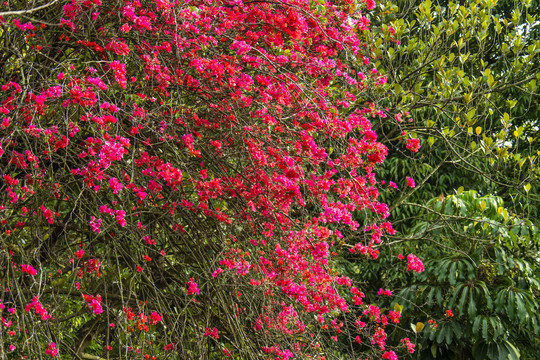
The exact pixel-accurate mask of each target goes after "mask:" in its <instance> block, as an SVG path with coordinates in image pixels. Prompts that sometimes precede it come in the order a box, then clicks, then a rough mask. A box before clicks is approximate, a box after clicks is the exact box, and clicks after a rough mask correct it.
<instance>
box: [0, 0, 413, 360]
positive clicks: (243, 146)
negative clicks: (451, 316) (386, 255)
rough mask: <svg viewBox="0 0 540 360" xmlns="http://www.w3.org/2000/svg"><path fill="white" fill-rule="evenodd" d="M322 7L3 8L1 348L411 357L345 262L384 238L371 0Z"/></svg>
mask: <svg viewBox="0 0 540 360" xmlns="http://www.w3.org/2000/svg"><path fill="white" fill-rule="evenodd" d="M323 5H324V6H323V7H321V6H320V4H318V3H317V2H312V1H304V0H294V1H289V0H285V1H245V2H243V1H241V0H223V1H207V0H201V1H168V0H155V1H139V0H134V1H116V0H113V1H104V2H101V1H100V0H88V1H79V0H71V1H58V0H55V1H49V2H34V3H33V6H29V3H28V2H26V1H9V2H4V3H3V4H2V5H1V7H0V16H1V17H0V22H1V27H0V42H1V53H0V55H1V56H2V61H0V83H1V85H0V86H1V87H0V88H1V91H2V92H1V94H0V101H1V106H0V113H1V114H2V117H1V121H0V169H1V170H0V171H1V173H2V174H1V175H2V183H1V185H0V226H1V232H2V236H1V238H0V264H1V266H0V300H1V302H0V310H1V321H2V325H3V326H2V331H1V332H0V336H1V338H0V352H1V354H2V357H3V358H6V357H9V358H31V359H42V358H50V357H58V358H66V359H92V360H99V359H105V358H107V359H139V358H141V359H142V358H144V359H156V358H160V359H161V358H163V359H169V358H170V359H194V358H198V359H209V358H212V359H213V358H222V357H233V358H242V359H257V358H277V359H289V358H291V357H293V356H295V357H297V358H320V359H322V358H340V357H341V358H343V357H347V358H351V357H355V356H360V355H362V356H363V357H372V358H380V357H381V356H382V357H383V358H385V359H395V358H396V352H397V353H406V352H407V347H410V346H412V344H411V343H410V342H409V341H408V340H407V341H406V342H399V341H397V342H396V343H395V344H394V345H395V346H391V344H386V338H387V331H388V329H391V328H392V324H398V323H399V315H400V314H399V312H396V311H390V312H388V313H386V312H385V311H384V309H380V308H379V307H377V306H376V305H374V304H364V303H363V301H362V298H363V296H364V294H363V293H362V291H361V290H362V289H361V288H360V289H359V288H356V287H354V286H353V284H352V283H351V281H350V279H349V278H348V277H346V276H343V275H342V274H341V273H340V269H339V266H338V262H337V260H339V258H340V257H341V255H342V249H343V245H349V246H351V247H352V249H353V251H355V252H356V254H361V256H364V257H367V258H376V257H377V256H378V250H376V249H375V247H374V246H375V244H376V243H377V242H379V240H380V236H381V234H382V233H384V232H386V233H393V229H392V226H391V224H390V223H389V222H386V221H385V218H386V217H388V215H389V211H388V206H387V205H385V204H384V203H382V202H380V201H379V191H378V189H379V183H378V181H377V179H376V177H375V175H374V171H375V169H376V167H378V166H379V164H381V163H382V162H383V161H384V159H385V156H386V155H387V148H386V147H385V146H384V145H382V144H381V143H380V142H378V141H377V135H376V133H375V132H374V131H373V130H372V128H371V123H370V119H378V118H379V117H383V116H384V115H385V114H384V113H383V111H382V110H381V108H380V106H379V105H378V104H377V103H376V102H373V101H372V102H370V103H368V104H365V103H364V102H363V101H362V102H360V101H359V100H358V99H359V98H361V97H362V96H363V94H365V93H368V92H372V91H376V90H375V89H376V88H378V87H382V86H383V85H384V81H385V78H384V77H382V76H381V74H380V73H379V72H378V70H377V69H376V68H374V67H373V65H371V64H369V57H370V53H369V52H368V50H367V48H368V46H367V45H368V44H369V41H370V39H369V37H368V32H367V31H368V28H369V27H368V25H369V19H368V18H366V17H365V16H364V15H363V14H364V13H363V12H365V11H366V8H368V9H372V8H373V7H374V3H373V2H372V1H366V2H365V3H354V2H351V1H336V2H325V3H324V4H323ZM359 60H362V62H361V65H358V61H359ZM360 104H362V105H360ZM360 213H362V214H363V216H362V217H358V218H356V219H353V214H360ZM361 228H365V229H366V232H370V233H371V234H372V237H371V240H369V241H367V242H366V243H364V242H363V241H356V239H357V237H358V234H359V233H361V234H363V233H362V232H360V231H359V229H361ZM409 267H411V269H414V270H416V271H421V270H422V269H423V267H422V263H421V262H420V261H419V260H418V259H416V258H411V263H410V264H409ZM389 320H390V321H389ZM388 322H390V324H388Z"/></svg>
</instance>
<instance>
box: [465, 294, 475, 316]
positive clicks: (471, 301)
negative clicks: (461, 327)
mask: <svg viewBox="0 0 540 360" xmlns="http://www.w3.org/2000/svg"><path fill="white" fill-rule="evenodd" d="M472 292H473V290H472V289H471V295H470V296H469V306H468V309H467V310H468V311H467V314H468V315H469V318H473V317H475V316H476V302H475V299H474V296H473V294H472Z"/></svg>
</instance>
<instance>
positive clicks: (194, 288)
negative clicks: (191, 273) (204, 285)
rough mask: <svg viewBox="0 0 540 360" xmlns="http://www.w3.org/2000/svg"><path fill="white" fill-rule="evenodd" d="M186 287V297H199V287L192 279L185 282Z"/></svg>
mask: <svg viewBox="0 0 540 360" xmlns="http://www.w3.org/2000/svg"><path fill="white" fill-rule="evenodd" d="M187 286H188V295H192V294H195V293H196V294H197V295H199V285H197V283H196V282H195V279H194V278H191V279H189V281H188V282H187Z"/></svg>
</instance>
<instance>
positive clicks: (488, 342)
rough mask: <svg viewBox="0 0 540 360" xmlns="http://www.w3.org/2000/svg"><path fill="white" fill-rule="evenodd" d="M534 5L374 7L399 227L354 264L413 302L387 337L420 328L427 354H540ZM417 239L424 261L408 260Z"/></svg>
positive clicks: (364, 276)
mask: <svg viewBox="0 0 540 360" xmlns="http://www.w3.org/2000/svg"><path fill="white" fill-rule="evenodd" d="M537 5H538V4H537V3H535V2H529V3H527V2H519V3H518V2H511V1H499V2H492V1H470V2H460V3H459V4H458V3H454V2H449V1H439V2H430V1H416V2H400V1H398V2H386V3H384V4H383V5H382V7H383V11H382V12H379V13H377V14H379V15H380V16H379V17H376V18H375V22H376V23H377V24H380V25H381V26H382V31H381V32H377V31H372V32H371V36H372V41H371V44H373V46H372V48H371V50H372V51H373V53H374V54H375V55H376V56H379V57H380V59H379V62H378V63H377V66H378V67H379V68H380V69H385V70H386V75H387V76H388V82H387V84H385V85H384V86H382V87H379V88H377V89H374V91H372V92H370V93H368V96H369V98H370V99H381V98H382V99H384V100H383V103H385V104H387V111H388V112H389V114H390V115H396V116H388V117H387V118H384V119H379V120H378V121H375V122H374V128H375V129H377V131H380V132H381V133H382V134H383V135H384V138H385V140H384V143H385V144H386V145H388V147H389V156H388V158H387V160H386V161H385V163H384V164H383V166H382V169H381V171H380V172H379V176H381V178H383V179H385V180H386V182H387V185H388V188H387V190H386V191H384V192H383V193H382V198H383V199H385V201H386V202H387V203H389V204H392V207H391V208H390V210H391V214H392V215H391V219H392V222H393V225H394V226H395V228H396V230H397V233H396V235H394V236H390V237H389V239H388V241H387V245H388V246H387V247H381V249H382V248H384V249H385V251H381V252H382V255H381V258H380V259H379V260H380V261H378V262H377V263H370V266H365V265H364V264H362V266H361V265H359V264H358V263H357V262H356V260H355V259H354V258H349V259H347V260H346V261H344V262H343V264H344V267H345V269H347V271H348V272H349V273H350V274H352V276H353V278H354V279H356V280H357V281H364V282H365V284H366V286H365V288H366V293H368V292H370V293H372V294H375V293H376V292H377V290H378V289H379V287H384V289H387V291H390V290H392V292H393V293H394V295H397V296H396V297H395V298H393V297H389V298H386V297H385V296H384V294H386V293H387V291H384V289H383V290H382V291H380V292H379V293H380V294H381V295H377V296H375V295H374V296H373V297H372V298H370V300H373V301H378V302H380V301H384V300H381V299H386V302H384V303H383V304H386V305H385V306H386V307H388V308H390V309H392V308H395V309H396V310H402V309H403V314H402V322H403V323H411V328H407V327H404V328H402V329H401V330H398V329H396V331H395V332H394V333H392V334H391V335H390V336H395V337H396V338H397V339H399V338H403V337H404V336H409V337H410V338H411V339H413V338H416V339H417V340H418V344H417V345H418V346H417V349H418V350H419V351H418V353H417V354H418V357H419V358H437V359H441V358H445V359H468V358H474V359H483V358H488V359H499V358H500V359H503V358H504V359H506V358H516V357H518V356H521V357H522V358H535V356H537V355H536V354H537V353H538V345H539V343H538V339H539V333H538V317H537V315H536V314H537V311H538V307H539V305H540V303H539V302H538V300H537V299H538V295H539V292H538V291H539V289H538V280H539V279H540V277H539V276H540V274H539V272H538V263H537V259H538V235H537V230H536V229H537V226H538V199H539V198H538V180H539V174H540V172H539V170H538V169H539V167H538V155H539V154H538V146H537V143H538V118H539V113H538V107H537V103H538V98H539V97H538V92H537V91H538V90H537V81H538V80H539V79H540V75H539V71H538V70H539V62H538V57H537V56H538V55H537V53H538V50H537V48H538V47H539V46H540V42H539V40H540V38H539V37H538V29H539V27H540V23H539V22H538V16H539V14H538V11H537V10H536V9H537V8H538V6H537ZM375 29H377V27H375ZM381 71H382V70H381ZM385 101H386V102H385ZM397 109H405V110H408V111H409V116H408V117H403V116H402V114H401V113H398V114H395V111H396V110H397ZM412 139H418V140H414V141H416V142H418V143H413V140H412ZM405 141H408V142H409V144H411V146H409V147H410V148H411V149H412V150H417V153H415V152H413V151H410V150H409V151H408V150H404V149H403V147H402V144H403V142H405ZM418 144H419V145H420V146H421V147H420V148H418ZM413 154H415V155H416V156H414V157H412V156H411V155H413ZM407 177H409V179H407ZM395 183H397V184H395ZM395 188H398V189H403V188H405V189H408V190H407V191H401V192H399V191H397V190H396V189H395ZM465 190H468V191H465ZM409 252H414V253H415V254H417V255H418V256H420V258H422V259H424V260H426V269H427V270H426V272H424V273H422V274H419V275H416V276H412V277H411V276H410V275H409V274H405V273H404V272H403V271H401V267H400V266H401V264H402V262H403V260H400V259H399V258H398V254H404V255H405V256H406V255H407V254H408V253H409ZM495 299H498V300H499V301H498V302H497V301H496V300H495ZM449 309H450V310H452V311H453V312H451V313H449V314H448V315H447V314H446V313H445V312H446V310H449ZM518 309H519V311H518ZM434 314H439V315H438V316H437V315H434ZM450 314H454V316H453V317H450ZM428 320H429V321H430V322H431V324H430V323H428ZM435 324H437V326H436V327H435Z"/></svg>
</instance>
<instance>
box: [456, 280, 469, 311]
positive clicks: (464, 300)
mask: <svg viewBox="0 0 540 360" xmlns="http://www.w3.org/2000/svg"><path fill="white" fill-rule="evenodd" d="M468 291H469V288H468V287H467V286H465V285H463V291H462V293H461V298H460V300H459V304H458V311H459V314H460V315H463V314H464V311H463V310H464V309H465V304H466V303H467V293H468Z"/></svg>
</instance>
